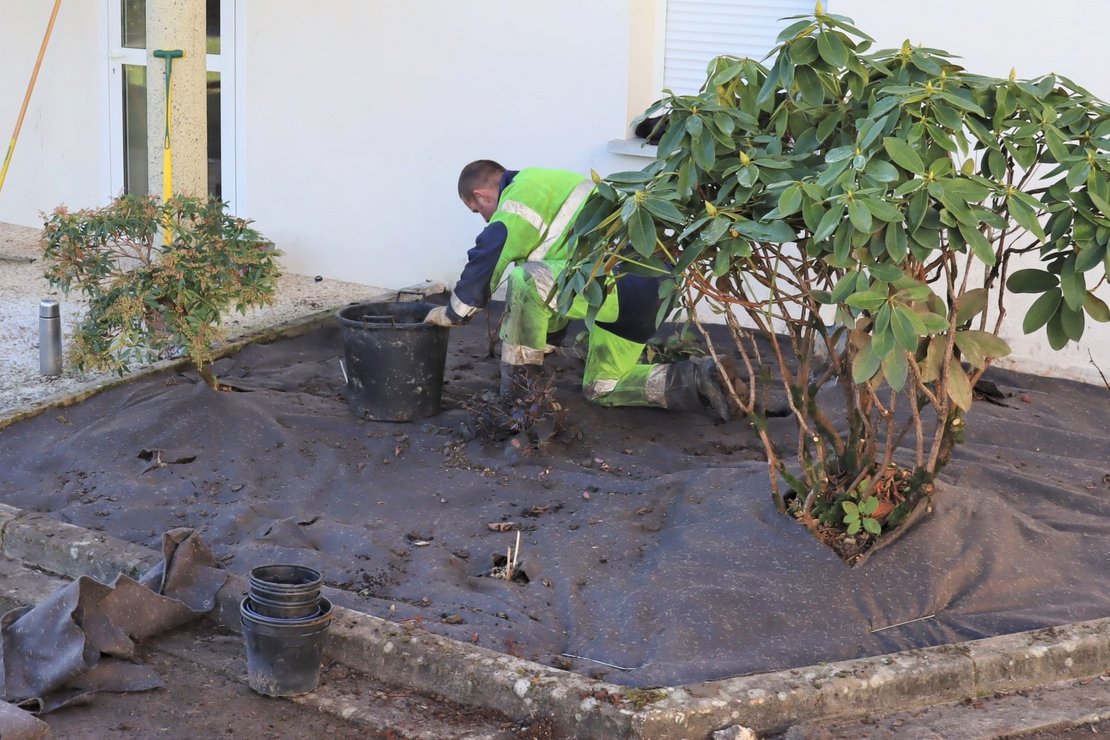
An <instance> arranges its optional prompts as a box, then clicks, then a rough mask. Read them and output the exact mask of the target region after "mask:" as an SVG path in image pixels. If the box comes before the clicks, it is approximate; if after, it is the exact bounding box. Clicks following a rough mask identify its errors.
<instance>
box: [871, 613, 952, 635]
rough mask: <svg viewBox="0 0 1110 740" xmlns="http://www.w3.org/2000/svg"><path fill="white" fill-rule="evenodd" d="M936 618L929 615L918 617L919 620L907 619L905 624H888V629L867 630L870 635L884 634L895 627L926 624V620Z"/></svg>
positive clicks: (933, 615) (934, 615)
mask: <svg viewBox="0 0 1110 740" xmlns="http://www.w3.org/2000/svg"><path fill="white" fill-rule="evenodd" d="M936 618H937V615H936V614H927V615H925V616H924V617H918V618H917V619H907V620H906V621H905V622H898V623H896V624H888V625H887V626H886V627H877V628H875V629H873V630H867V631H868V633H870V634H874V633H876V632H882V631H883V630H892V629H894V628H895V627H902V626H904V625H907V624H913V623H914V622H924V621H925V620H926V619H936Z"/></svg>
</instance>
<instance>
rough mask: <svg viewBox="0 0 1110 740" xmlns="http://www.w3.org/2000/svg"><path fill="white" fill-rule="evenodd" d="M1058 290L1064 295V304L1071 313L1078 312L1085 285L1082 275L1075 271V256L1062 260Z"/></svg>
mask: <svg viewBox="0 0 1110 740" xmlns="http://www.w3.org/2000/svg"><path fill="white" fill-rule="evenodd" d="M1060 290H1061V292H1062V293H1063V294H1064V303H1066V304H1067V305H1068V308H1070V309H1071V310H1072V311H1078V310H1080V309H1081V308H1082V307H1083V298H1084V297H1085V296H1086V295H1087V284H1086V281H1085V280H1084V279H1083V273H1081V272H1077V271H1076V269H1075V255H1072V256H1071V257H1068V258H1067V259H1066V260H1064V265H1063V267H1062V268H1061V269H1060Z"/></svg>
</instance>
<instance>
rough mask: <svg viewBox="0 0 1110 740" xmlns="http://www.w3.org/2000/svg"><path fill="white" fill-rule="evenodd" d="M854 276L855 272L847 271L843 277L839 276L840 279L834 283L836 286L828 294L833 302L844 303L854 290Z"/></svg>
mask: <svg viewBox="0 0 1110 740" xmlns="http://www.w3.org/2000/svg"><path fill="white" fill-rule="evenodd" d="M856 276H857V273H854V272H849V273H848V274H846V275H845V276H844V277H842V278H840V281H839V282H838V283H837V284H836V287H834V288H833V289H832V293H831V294H830V296H829V297H830V298H831V299H832V302H833V303H844V301H845V300H847V298H848V296H850V295H852V293H854V292H855V291H856Z"/></svg>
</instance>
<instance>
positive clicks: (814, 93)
mask: <svg viewBox="0 0 1110 740" xmlns="http://www.w3.org/2000/svg"><path fill="white" fill-rule="evenodd" d="M794 82H795V83H797V85H798V89H799V90H800V91H801V93H802V100H804V101H805V102H806V103H808V104H809V105H813V106H818V105H821V104H822V103H823V102H825V90H824V88H822V87H821V80H820V78H819V77H818V76H817V73H816V72H814V71H813V69H812V68H811V67H807V66H805V65H801V66H798V67H795V68H794Z"/></svg>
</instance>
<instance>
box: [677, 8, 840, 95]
mask: <svg viewBox="0 0 1110 740" xmlns="http://www.w3.org/2000/svg"><path fill="white" fill-rule="evenodd" d="M816 4H817V3H816V0H764V2H759V0H667V18H666V46H665V48H664V60H663V87H664V88H667V89H670V90H674V91H675V92H676V93H679V94H684V95H692V94H694V93H697V91H698V90H699V89H700V88H701V85H702V83H703V82H705V70H706V66H707V65H708V64H709V61H710V60H711V59H712V58H713V57H715V56H719V55H721V54H731V55H734V56H741V57H752V58H753V59H760V60H761V59H763V57H765V56H766V55H767V53H768V52H769V51H771V49H772V48H773V47H774V45H775V37H776V36H778V35H779V31H781V30H782V29H783V28H785V27H786V26H787V25H788V23H792V22H793V21H789V22H784V21H781V20H779V19H780V18H783V17H786V16H790V15H803V14H806V13H812V12H813V9H814V7H816ZM824 5H825V8H826V9H827V8H828V5H829V3H827V2H826V3H824Z"/></svg>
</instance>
